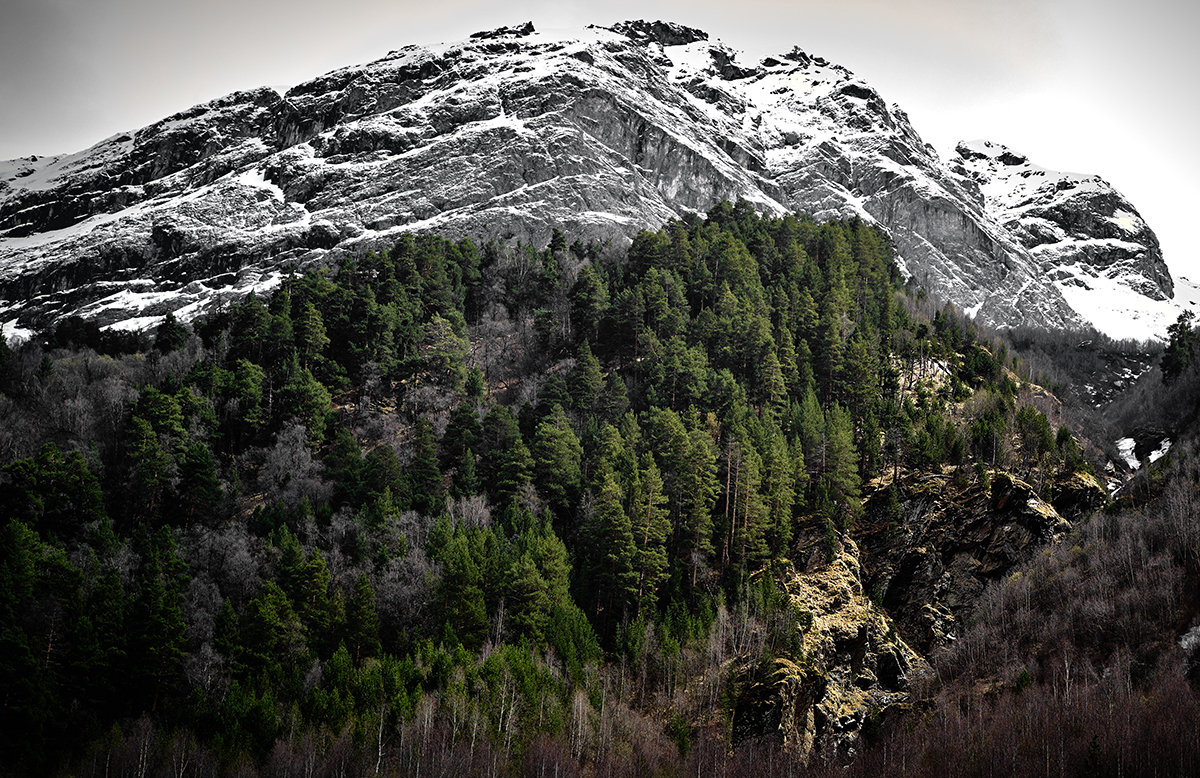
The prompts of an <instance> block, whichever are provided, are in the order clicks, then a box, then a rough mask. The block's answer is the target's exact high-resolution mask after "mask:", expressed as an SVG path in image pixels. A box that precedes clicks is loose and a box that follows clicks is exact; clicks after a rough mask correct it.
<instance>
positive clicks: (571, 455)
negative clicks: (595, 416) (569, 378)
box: [532, 405, 583, 516]
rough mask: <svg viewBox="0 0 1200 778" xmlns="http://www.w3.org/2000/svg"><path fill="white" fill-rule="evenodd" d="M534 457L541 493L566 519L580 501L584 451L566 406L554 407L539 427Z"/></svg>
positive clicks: (535, 439)
mask: <svg viewBox="0 0 1200 778" xmlns="http://www.w3.org/2000/svg"><path fill="white" fill-rule="evenodd" d="M532 455H533V475H534V484H535V485H536V486H537V489H538V493H539V494H541V495H542V497H543V498H544V499H545V500H546V501H547V502H548V503H549V504H550V507H551V508H552V509H553V510H554V511H555V513H557V514H558V515H560V516H561V515H565V513H566V511H567V510H568V509H569V508H570V506H571V505H572V504H574V503H575V502H576V501H577V500H578V497H579V488H580V481H581V475H582V474H581V471H580V463H581V461H582V459H583V448H582V447H581V446H580V445H579V438H577V437H576V436H575V432H574V431H573V430H572V429H571V422H570V420H568V419H567V415H566V413H565V412H564V411H563V409H562V406H560V405H556V406H554V409H553V411H551V413H550V416H549V417H548V418H547V419H546V420H545V421H542V422H541V423H540V424H538V425H537V431H536V432H535V433H534V438H533V450H532Z"/></svg>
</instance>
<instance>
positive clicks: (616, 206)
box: [0, 21, 1171, 330]
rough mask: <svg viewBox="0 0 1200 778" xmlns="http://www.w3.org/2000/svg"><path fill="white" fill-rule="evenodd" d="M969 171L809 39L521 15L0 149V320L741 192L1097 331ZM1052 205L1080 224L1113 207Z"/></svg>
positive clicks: (1116, 262) (648, 213) (104, 306)
mask: <svg viewBox="0 0 1200 778" xmlns="http://www.w3.org/2000/svg"><path fill="white" fill-rule="evenodd" d="M968 162H970V160H966V159H965V158H964V159H960V160H959V161H958V162H957V163H956V164H957V165H958V167H953V166H951V165H947V164H946V163H945V162H944V161H943V160H941V159H940V158H939V157H938V155H937V154H936V153H935V152H934V151H933V150H932V148H931V147H929V146H928V145H927V144H926V143H925V142H924V141H923V140H922V139H921V137H920V136H919V135H918V134H917V132H916V130H915V129H914V128H913V127H912V125H911V123H910V122H909V119H908V117H907V115H906V114H905V113H904V112H903V111H902V110H901V109H900V108H899V107H897V106H895V105H889V104H888V103H887V102H886V101H885V100H884V99H883V98H882V97H881V96H880V95H879V94H878V92H877V91H876V90H875V89H873V88H872V87H871V86H870V85H868V84H867V83H865V82H864V81H862V80H861V79H859V78H857V77H856V76H854V75H853V74H852V73H851V72H850V71H848V70H846V69H845V68H843V67H841V66H839V65H836V64H833V63H830V62H828V61H826V60H824V59H821V58H820V57H813V56H810V55H809V54H806V53H804V52H803V51H801V50H799V49H793V50H792V51H790V52H788V53H786V54H781V55H779V56H777V57H768V58H766V59H764V60H763V61H761V62H759V63H753V64H751V63H745V62H742V61H741V60H740V58H739V57H738V55H737V53H736V52H734V51H733V50H731V49H729V48H728V47H726V46H724V45H722V44H720V43H719V42H712V41H710V40H709V37H708V35H707V34H706V33H704V32H702V31H699V30H695V29H691V28H687V27H683V26H680V25H675V24H669V23H664V22H645V21H632V22H624V23H621V24H616V25H613V26H612V27H611V28H604V27H589V28H588V29H586V30H582V31H575V32H571V33H568V34H547V33H543V32H539V31H536V30H535V29H534V28H533V25H531V24H525V25H518V26H513V27H505V28H500V29H498V30H493V31H488V32H483V33H477V34H475V35H472V36H471V37H470V38H468V39H467V40H465V41H461V42H457V43H448V44H440V45H434V46H407V47H404V48H401V49H399V50H397V51H394V52H392V53H390V54H388V55H387V56H386V57H383V58H382V59H379V60H377V61H374V62H370V63H367V64H365V65H361V66H355V67H348V68H343V69H340V70H336V71H334V72H331V73H328V74H325V75H323V76H320V77H318V78H315V79H313V80H311V81H308V82H305V83H302V84H299V85H297V86H295V87H293V88H291V89H289V90H287V92H286V93H285V94H279V93H277V92H276V91H274V90H271V89H266V88H264V89H258V90H253V91H248V92H238V93H235V94H232V95H229V96H226V97H224V98H221V99H219V100H215V101H213V102H210V103H206V104H204V105H199V106H196V107H194V108H192V109H189V110H187V111H184V112H182V113H179V114H176V115H175V116H171V117H168V118H166V119H164V120H162V121H160V122H158V123H156V124H153V125H151V126H149V127H146V128H143V129H141V130H138V131H136V132H130V133H126V134H122V135H118V136H115V137H112V138H109V139H106V140H104V141H101V142H100V143H98V144H96V145H95V146H93V147H91V148H89V149H86V150H84V151H82V152H79V153H77V154H71V155H66V156H59V157H47V158H28V159H18V160H12V161H8V162H3V163H0V325H4V324H7V325H8V328H9V329H10V330H11V329H12V327H13V326H20V327H26V328H30V327H36V326H40V325H45V324H47V323H48V322H50V321H52V320H54V319H56V318H59V317H63V316H68V315H80V316H84V317H87V318H91V319H94V320H96V321H97V322H99V323H100V324H102V325H105V326H116V327H127V328H136V327H144V326H148V325H150V324H152V323H154V322H156V321H157V320H158V319H159V318H160V317H161V316H162V315H163V314H165V313H166V312H168V311H174V312H175V313H176V315H177V316H180V317H181V318H188V317H191V316H194V315H196V314H198V313H199V312H201V311H203V310H205V309H207V308H209V307H212V306H213V305H217V304H220V302H221V301H222V300H224V299H227V298H229V297H231V296H236V295H241V294H245V293H246V292H248V291H249V290H252V289H265V288H270V287H271V286H272V285H274V284H276V283H278V280H279V279H280V278H281V277H282V275H284V274H286V273H288V272H292V271H295V270H300V269H303V268H306V267H309V266H313V265H317V264H322V263H326V264H328V263H332V262H333V261H335V260H336V259H337V258H340V257H341V256H344V255H346V254H350V253H356V252H365V251H367V250H372V249H386V248H387V247H388V246H390V245H391V244H392V243H394V242H395V240H396V239H397V236H398V235H399V233H401V232H405V231H438V232H441V233H444V234H448V235H469V236H471V237H473V238H475V239H476V240H478V241H487V240H493V239H495V240H500V241H514V240H522V241H531V242H545V241H546V240H547V239H548V237H549V235H550V231H551V230H552V229H553V228H555V227H558V228H561V229H564V230H565V231H568V232H569V233H570V234H572V235H573V236H576V235H577V236H580V237H581V238H583V239H585V240H587V239H592V240H600V241H602V240H613V241H625V240H628V239H629V238H630V237H631V236H632V235H634V234H635V233H636V232H637V231H638V230H640V229H643V228H646V227H656V226H657V225H660V224H662V223H663V222H665V221H667V220H669V219H672V218H678V217H681V216H683V215H685V214H687V213H689V212H697V211H700V212H703V211H706V210H707V209H709V208H710V207H711V206H712V205H714V204H715V203H716V202H718V201H720V200H735V199H739V198H742V199H745V200H747V201H749V202H750V203H752V204H753V205H754V206H755V207H757V208H759V209H762V210H765V211H769V212H774V213H783V212H788V211H796V210H799V211H804V212H808V213H811V214H814V215H815V216H817V217H818V218H822V217H834V216H841V217H847V216H858V217H861V218H863V219H867V220H870V221H872V222H874V223H878V224H879V225H881V226H883V227H884V228H885V229H886V230H887V231H888V232H889V234H890V235H891V237H892V239H893V241H894V243H895V245H896V246H897V249H898V253H899V257H900V260H901V262H902V264H903V269H904V271H905V272H906V273H908V274H911V275H912V276H914V277H915V278H916V279H917V280H918V281H919V282H920V283H922V284H924V285H925V286H926V287H927V288H928V289H929V290H930V291H931V292H932V293H934V294H935V295H937V296H939V297H941V298H943V299H948V300H951V301H953V302H955V303H956V304H958V305H959V306H960V307H962V308H963V309H966V310H968V311H969V312H970V313H971V314H973V315H975V316H978V317H979V318H981V319H983V320H986V321H988V322H991V323H993V324H998V325H1006V326H1009V325H1020V324H1035V325H1039V326H1049V327H1071V326H1077V325H1080V324H1082V323H1084V320H1085V317H1084V316H1082V315H1081V310H1083V309H1086V306H1082V305H1080V304H1078V303H1077V302H1076V301H1075V297H1074V296H1072V295H1071V294H1067V295H1066V296H1064V290H1067V291H1068V292H1069V291H1070V290H1069V289H1068V287H1069V286H1070V285H1069V284H1067V283H1066V281H1064V280H1063V279H1064V278H1066V276H1064V275H1063V274H1062V273H1057V274H1056V273H1055V272H1048V268H1047V263H1048V262H1052V261H1053V257H1052V256H1051V255H1050V254H1049V253H1047V252H1045V251H1040V250H1038V246H1040V245H1042V244H1032V243H1030V242H1029V241H1028V240H1027V238H1028V237H1029V235H1030V234H1031V233H1030V231H1029V229H1024V228H1022V229H1020V230H1019V229H1017V228H1016V227H1014V226H1013V223H1011V220H1008V221H1006V220H1005V219H1004V218H1003V216H1004V215H1003V214H1001V213H999V212H998V211H997V209H996V207H995V201H994V199H993V200H989V199H988V198H987V197H985V196H984V193H983V191H984V190H986V186H983V185H981V184H980V182H979V181H978V180H976V178H975V177H973V176H974V175H975V173H974V172H972V170H968ZM975 172H978V171H975ZM1060 205H1061V207H1060V210H1061V212H1062V213H1061V219H1060V221H1061V222H1062V223H1063V224H1067V223H1071V224H1075V223H1080V224H1082V223H1085V222H1087V223H1091V222H1095V223H1096V224H1099V223H1100V222H1103V220H1104V219H1106V218H1109V215H1105V214H1103V213H1098V214H1092V215H1089V214H1088V213H1084V212H1082V211H1081V212H1080V213H1075V211H1074V210H1072V209H1083V210H1084V211H1086V210H1087V209H1089V208H1092V207H1093V206H1094V205H1095V203H1093V201H1091V200H1087V199H1083V198H1075V199H1064V200H1063V201H1062V202H1061V204H1060ZM1114 207H1115V206H1114ZM1113 213H1114V214H1115V213H1117V211H1115V210H1114V211H1113ZM1131 213H1132V211H1131ZM1072 214H1073V215H1072ZM1115 218H1120V217H1115ZM1089 219H1090V220H1091V222H1089V221H1088V220H1089ZM1056 223H1057V222H1056ZM1022 224H1024V222H1022ZM1143 226H1144V225H1143ZM1114 229H1116V227H1114ZM1139 229H1140V228H1139ZM1138 235H1141V236H1142V238H1143V239H1144V240H1145V241H1146V243H1145V245H1146V246H1147V247H1148V248H1147V251H1149V250H1150V249H1149V245H1150V242H1151V239H1152V237H1153V236H1152V234H1151V233H1149V231H1148V229H1146V230H1143V231H1142V232H1139V233H1138ZM1154 245H1155V250H1156V244H1154ZM1031 246H1032V248H1031ZM1072 256H1073V257H1074V256H1075V255H1072ZM1071 261H1072V262H1076V263H1082V262H1094V263H1096V270H1095V272H1096V273H1101V274H1107V275H1105V277H1106V278H1108V277H1115V276H1113V274H1116V275H1117V276H1121V277H1122V278H1123V277H1124V275H1123V274H1132V275H1130V276H1129V279H1128V283H1125V282H1124V281H1122V283H1124V286H1123V287H1122V289H1123V290H1124V291H1123V293H1125V294H1128V295H1134V296H1137V295H1142V296H1145V295H1151V296H1154V295H1158V296H1159V297H1162V296H1163V295H1167V296H1169V295H1170V292H1171V285H1170V277H1169V276H1167V275H1165V269H1162V272H1161V273H1158V272H1157V271H1156V272H1154V273H1150V272H1149V271H1147V270H1145V268H1144V267H1142V266H1140V265H1136V263H1133V264H1131V262H1127V261H1123V260H1120V259H1119V256H1118V254H1113V253H1096V252H1093V253H1091V254H1089V253H1087V252H1081V253H1079V254H1078V259H1072V260H1071ZM1131 261H1132V260H1131ZM1143 264H1144V263H1143ZM1138 267H1142V269H1141V270H1138V269H1137V268H1138ZM1063 272H1067V271H1063ZM1078 272H1079V274H1083V273H1084V270H1080V271H1078ZM1088 272H1090V271H1088ZM1137 273H1141V275H1140V276H1137V278H1141V279H1142V280H1141V281H1139V280H1137V278H1135V277H1134V276H1135V275H1136V274H1137ZM1080 277H1082V276H1080Z"/></svg>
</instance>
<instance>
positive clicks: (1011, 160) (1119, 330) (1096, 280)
mask: <svg viewBox="0 0 1200 778" xmlns="http://www.w3.org/2000/svg"><path fill="white" fill-rule="evenodd" d="M950 165H951V169H952V170H953V171H954V172H956V173H959V174H961V175H963V176H964V177H966V178H967V179H969V180H970V181H972V182H974V183H975V184H977V185H978V186H979V189H980V192H981V193H982V195H983V197H984V205H985V208H986V210H987V212H988V214H989V215H991V216H992V217H993V218H994V219H995V220H996V221H997V222H999V223H1000V224H1002V225H1003V226H1004V227H1005V228H1006V229H1007V230H1008V231H1009V232H1010V233H1011V234H1012V235H1013V237H1015V238H1016V239H1017V240H1018V241H1020V243H1021V245H1023V246H1025V247H1026V248H1027V249H1029V251H1030V253H1031V254H1032V256H1033V257H1034V259H1035V260H1036V261H1037V263H1038V264H1039V266H1040V267H1041V270H1042V272H1043V273H1044V274H1045V275H1046V277H1047V278H1049V279H1051V280H1052V281H1053V282H1054V284H1055V285H1056V286H1057V287H1058V288H1059V289H1060V290H1061V291H1062V293H1063V295H1064V296H1065V297H1066V299H1067V301H1068V302H1069V303H1070V304H1071V305H1072V307H1074V308H1075V309H1076V310H1077V311H1079V313H1080V314H1081V315H1082V316H1083V317H1084V318H1085V319H1086V320H1087V321H1088V323H1089V324H1091V325H1093V326H1095V327H1096V328H1097V329H1099V330H1101V331H1104V332H1106V333H1107V334H1109V335H1111V336H1113V337H1118V338H1120V337H1125V338H1129V337H1145V336H1146V335H1147V334H1152V333H1153V332H1158V333H1160V334H1161V333H1162V332H1163V331H1165V330H1166V326H1167V325H1168V324H1170V323H1171V321H1173V320H1174V317H1175V315H1176V313H1177V311H1176V310H1175V307H1174V306H1172V305H1169V304H1164V303H1166V302H1167V301H1170V300H1171V299H1172V298H1174V297H1175V282H1174V280H1173V279H1172V278H1171V274H1170V272H1169V271H1168V270H1167V265H1166V263H1165V262H1164V261H1163V256H1162V250H1161V248H1160V247H1159V244H1158V238H1157V237H1156V236H1155V234H1154V232H1153V231H1151V229H1150V227H1149V226H1148V225H1147V224H1146V222H1145V220H1144V219H1142V217H1141V215H1140V214H1139V213H1138V211H1137V209H1136V208H1135V207H1134V206H1133V204H1132V203H1130V202H1129V201H1128V200H1127V199H1125V197H1123V196H1122V195H1121V193H1120V192H1118V191H1117V190H1116V189H1114V188H1113V186H1112V185H1111V184H1109V183H1108V182H1107V181H1105V180H1104V179H1102V178H1100V177H1099V176H1095V175H1080V174H1077V173H1063V172H1060V171H1057V170H1047V169H1046V168H1043V167H1040V166H1038V165H1035V164H1033V163H1032V162H1031V161H1030V160H1029V158H1028V157H1026V156H1025V155H1024V154H1021V153H1019V152H1016V151H1013V150H1012V149H1009V148H1007V147H1005V146H1002V145H1000V144H998V143H991V142H989V141H971V142H963V143H959V144H958V146H957V148H956V149H955V156H954V157H952V158H951V160H950ZM1128 292H1133V294H1128ZM1131 318H1132V319H1133V321H1131Z"/></svg>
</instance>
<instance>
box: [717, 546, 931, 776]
mask: <svg viewBox="0 0 1200 778" xmlns="http://www.w3.org/2000/svg"><path fill="white" fill-rule="evenodd" d="M798 551H799V554H798V556H797V560H798V561H797V562H796V563H795V565H794V567H792V568H791V570H790V572H789V573H788V575H787V576H786V580H785V583H784V587H785V589H786V590H787V594H788V596H789V598H790V599H791V603H792V605H793V607H794V608H795V609H796V611H797V612H798V613H799V614H800V622H801V623H800V629H801V642H800V656H799V657H795V658H777V659H775V660H774V664H773V665H772V666H771V667H770V668H767V669H765V670H764V669H763V668H746V669H744V671H743V672H744V673H745V674H746V675H747V676H748V677H750V678H752V679H753V680H752V681H751V682H750V683H748V684H746V685H745V686H744V688H743V689H742V692H741V694H740V695H739V697H738V700H737V706H736V708H735V711H734V722H733V728H734V736H735V739H739V738H744V737H748V736H758V735H767V734H770V735H774V736H777V737H778V738H779V739H780V740H781V741H782V743H783V744H784V746H785V747H786V748H788V749H790V750H792V751H793V753H795V754H796V756H797V758H798V759H801V760H804V761H807V760H809V759H810V758H811V757H812V755H813V754H814V753H819V754H821V756H822V758H824V759H834V760H842V759H848V758H849V757H850V756H852V755H853V754H854V752H855V750H856V749H857V748H858V745H859V740H860V737H861V734H862V728H863V725H864V723H865V722H866V721H867V720H868V718H869V717H870V716H872V715H876V714H878V713H879V712H880V711H883V710H886V709H887V708H889V707H891V706H894V705H897V704H901V703H904V702H907V701H908V699H909V695H908V689H909V681H910V679H911V678H912V677H913V675H914V674H915V673H919V672H923V671H924V669H925V662H924V660H923V659H922V658H921V657H920V656H919V655H918V654H917V653H916V652H914V651H913V650H912V649H911V648H910V647H909V646H908V645H907V644H906V643H905V641H904V640H903V638H901V637H900V635H899V634H898V633H897V631H896V629H895V628H894V626H893V624H892V622H891V620H890V619H889V618H888V617H887V615H886V614H885V613H884V612H883V610H882V609H881V608H879V607H878V606H877V605H876V604H874V603H872V602H871V601H870V600H869V599H868V598H867V597H866V595H865V594H864V592H863V582H862V568H861V565H860V563H859V559H858V548H857V546H856V545H855V543H854V541H853V540H851V539H849V538H846V539H844V540H842V541H840V542H838V543H836V547H835V549H834V550H833V553H832V554H830V549H829V548H828V546H827V544H826V541H825V540H824V539H823V537H822V533H821V532H818V531H815V530H814V531H811V532H810V533H808V537H806V538H805V537H802V539H801V541H800V547H799V549H798Z"/></svg>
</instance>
